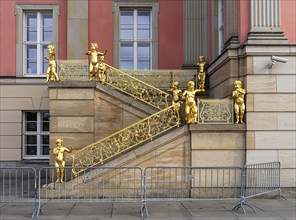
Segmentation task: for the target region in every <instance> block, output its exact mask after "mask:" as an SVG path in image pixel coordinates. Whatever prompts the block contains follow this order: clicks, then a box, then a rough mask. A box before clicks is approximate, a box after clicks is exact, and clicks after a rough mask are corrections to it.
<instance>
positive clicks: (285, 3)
mask: <svg viewBox="0 0 296 220" xmlns="http://www.w3.org/2000/svg"><path fill="white" fill-rule="evenodd" d="M280 2H281V5H280V7H281V28H282V29H283V31H284V34H285V36H286V37H288V40H289V43H290V44H295V43H296V1H295V0H282V1H280Z"/></svg>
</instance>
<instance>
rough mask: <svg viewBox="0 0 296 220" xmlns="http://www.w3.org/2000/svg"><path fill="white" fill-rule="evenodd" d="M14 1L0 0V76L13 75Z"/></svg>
mask: <svg viewBox="0 0 296 220" xmlns="http://www.w3.org/2000/svg"><path fill="white" fill-rule="evenodd" d="M14 8H15V2H14V1H2V0H0V76H15V50H16V48H15V45H16V43H15V42H16V41H15V40H16V38H15V15H14V13H15V12H14Z"/></svg>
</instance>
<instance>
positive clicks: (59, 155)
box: [53, 138, 73, 183]
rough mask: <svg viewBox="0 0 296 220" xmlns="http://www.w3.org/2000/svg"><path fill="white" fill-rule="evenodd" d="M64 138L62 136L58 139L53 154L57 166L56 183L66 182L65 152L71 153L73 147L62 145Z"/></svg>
mask: <svg viewBox="0 0 296 220" xmlns="http://www.w3.org/2000/svg"><path fill="white" fill-rule="evenodd" d="M62 143H63V140H62V139H61V138H58V139H56V145H57V146H56V147H55V148H54V149H53V155H54V156H55V163H54V165H55V167H56V183H58V182H61V183H63V182H64V172H65V168H64V167H65V165H66V162H65V152H68V153H71V152H72V151H73V148H72V147H71V148H70V149H68V148H66V147H64V146H62Z"/></svg>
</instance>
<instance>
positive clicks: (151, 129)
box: [68, 105, 180, 175]
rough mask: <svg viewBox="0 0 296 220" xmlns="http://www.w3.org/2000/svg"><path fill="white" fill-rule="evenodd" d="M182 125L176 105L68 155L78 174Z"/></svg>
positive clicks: (74, 171)
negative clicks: (176, 111)
mask: <svg viewBox="0 0 296 220" xmlns="http://www.w3.org/2000/svg"><path fill="white" fill-rule="evenodd" d="M179 126H180V118H179V116H178V115H177V114H175V108H174V105H172V106H170V107H168V108H166V109H163V110H161V111H159V112H157V113H155V114H153V115H151V116H149V117H147V118H145V119H143V120H141V121H139V122H137V123H135V124H133V125H131V126H129V127H127V128H124V129H122V130H120V131H118V132H116V133H114V134H112V135H110V136H108V137H106V138H103V139H101V140H99V141H97V142H95V143H92V144H90V145H88V146H86V147H84V148H82V149H80V150H78V151H76V152H74V153H71V154H69V155H68V157H71V158H72V166H73V167H80V168H79V169H78V168H77V169H76V168H73V170H72V172H73V174H74V175H78V174H79V173H80V172H83V171H84V170H85V169H84V168H81V167H91V166H95V165H98V164H103V163H104V162H105V161H107V160H109V159H110V158H113V157H115V156H117V155H119V154H121V153H123V152H125V151H127V150H129V149H131V148H133V147H135V146H137V145H139V144H141V143H143V142H145V141H147V140H152V139H153V138H154V137H155V136H158V135H160V134H161V133H163V132H166V131H168V130H170V129H172V128H174V127H179Z"/></svg>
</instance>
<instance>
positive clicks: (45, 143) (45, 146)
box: [41, 135, 49, 155]
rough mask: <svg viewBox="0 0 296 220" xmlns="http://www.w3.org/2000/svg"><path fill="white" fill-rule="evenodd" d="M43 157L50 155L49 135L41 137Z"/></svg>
mask: <svg viewBox="0 0 296 220" xmlns="http://www.w3.org/2000/svg"><path fill="white" fill-rule="evenodd" d="M41 155H49V135H41Z"/></svg>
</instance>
